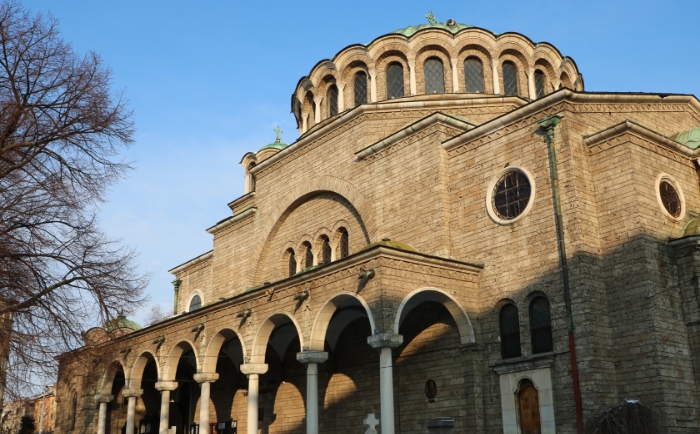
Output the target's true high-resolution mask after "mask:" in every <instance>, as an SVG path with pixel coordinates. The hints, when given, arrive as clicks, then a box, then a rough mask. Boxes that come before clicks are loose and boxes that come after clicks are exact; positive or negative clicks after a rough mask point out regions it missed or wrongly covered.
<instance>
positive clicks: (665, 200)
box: [656, 173, 685, 221]
mask: <svg viewBox="0 0 700 434" xmlns="http://www.w3.org/2000/svg"><path fill="white" fill-rule="evenodd" d="M656 200H657V201H658V203H659V207H660V208H661V211H662V212H663V214H664V215H665V216H666V217H667V218H669V219H671V220H673V221H679V220H681V219H682V218H683V215H684V214H685V198H684V197H683V191H682V190H681V188H680V186H679V185H678V182H676V180H675V179H673V178H672V177H671V175H668V174H665V173H662V174H660V175H659V176H658V177H657V178H656Z"/></svg>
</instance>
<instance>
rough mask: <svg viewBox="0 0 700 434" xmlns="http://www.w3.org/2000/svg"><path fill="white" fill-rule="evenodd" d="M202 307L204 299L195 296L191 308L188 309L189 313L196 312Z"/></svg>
mask: <svg viewBox="0 0 700 434" xmlns="http://www.w3.org/2000/svg"><path fill="white" fill-rule="evenodd" d="M200 307H202V298H201V297H200V296H199V295H197V294H195V296H194V297H192V301H190V308H189V309H187V312H194V311H195V310H197V309H199V308H200Z"/></svg>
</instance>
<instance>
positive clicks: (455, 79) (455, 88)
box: [451, 59, 459, 93]
mask: <svg viewBox="0 0 700 434" xmlns="http://www.w3.org/2000/svg"><path fill="white" fill-rule="evenodd" d="M451 61H452V93H459V74H457V59H451Z"/></svg>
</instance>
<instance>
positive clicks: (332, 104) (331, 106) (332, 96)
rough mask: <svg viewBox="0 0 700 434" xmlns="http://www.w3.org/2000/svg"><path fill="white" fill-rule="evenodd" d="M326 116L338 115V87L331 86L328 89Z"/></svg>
mask: <svg viewBox="0 0 700 434" xmlns="http://www.w3.org/2000/svg"><path fill="white" fill-rule="evenodd" d="M326 98H327V100H328V116H329V117H330V116H335V115H337V114H338V87H337V86H336V85H335V84H333V85H331V87H329V88H328V96H327V97H326Z"/></svg>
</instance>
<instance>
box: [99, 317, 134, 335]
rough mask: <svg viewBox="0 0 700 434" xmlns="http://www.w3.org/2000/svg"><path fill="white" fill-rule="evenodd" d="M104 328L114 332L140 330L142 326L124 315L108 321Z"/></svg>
mask: <svg viewBox="0 0 700 434" xmlns="http://www.w3.org/2000/svg"><path fill="white" fill-rule="evenodd" d="M102 328H104V329H105V330H107V331H110V332H111V331H114V330H117V329H125V328H126V329H131V330H139V329H141V326H140V325H138V324H137V323H135V322H134V321H131V320H130V319H127V317H125V316H124V315H119V316H118V317H117V318H116V319H113V320H110V321H107V322H106V323H105V324H104V325H103V326H102Z"/></svg>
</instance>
